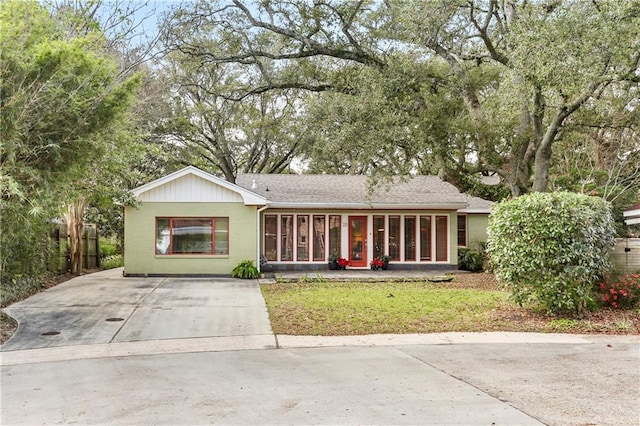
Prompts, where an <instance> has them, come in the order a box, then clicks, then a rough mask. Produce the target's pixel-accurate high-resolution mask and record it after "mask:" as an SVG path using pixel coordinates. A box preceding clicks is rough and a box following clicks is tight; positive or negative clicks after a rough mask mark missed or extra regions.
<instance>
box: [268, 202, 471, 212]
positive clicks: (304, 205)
mask: <svg viewBox="0 0 640 426" xmlns="http://www.w3.org/2000/svg"><path fill="white" fill-rule="evenodd" d="M268 204H269V208H273V209H360V210H365V209H366V210H374V209H377V210H385V209H386V210H398V209H402V210H458V209H460V208H461V207H464V206H467V203H449V204H422V203H416V204H389V203H384V204H380V203H376V204H367V203H304V202H302V203H291V202H278V201H270V202H269V203H268Z"/></svg>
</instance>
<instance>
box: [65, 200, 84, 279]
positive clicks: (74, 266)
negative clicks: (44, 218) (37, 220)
mask: <svg viewBox="0 0 640 426" xmlns="http://www.w3.org/2000/svg"><path fill="white" fill-rule="evenodd" d="M86 207H87V200H86V199H85V198H80V199H77V200H75V201H73V202H71V203H70V204H69V205H68V206H67V211H66V213H65V215H64V216H65V221H66V223H67V234H68V235H69V257H70V259H71V273H72V274H79V273H80V272H82V268H83V255H82V254H83V252H84V239H83V238H82V236H83V234H84V221H83V218H84V212H85V209H86Z"/></svg>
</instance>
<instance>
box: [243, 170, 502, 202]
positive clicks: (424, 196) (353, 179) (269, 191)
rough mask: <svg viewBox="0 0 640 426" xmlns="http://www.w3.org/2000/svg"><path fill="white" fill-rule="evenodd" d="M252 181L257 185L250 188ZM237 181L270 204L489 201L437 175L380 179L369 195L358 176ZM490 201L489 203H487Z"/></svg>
mask: <svg viewBox="0 0 640 426" xmlns="http://www.w3.org/2000/svg"><path fill="white" fill-rule="evenodd" d="M253 181H255V183H256V185H257V188H253ZM236 184H237V185H238V186H241V187H243V188H245V189H248V190H250V191H252V192H254V193H256V194H259V195H262V196H263V197H266V198H267V199H268V200H269V204H270V205H271V206H273V207H278V206H281V207H290V208H293V207H314V206H318V207H320V206H321V207H325V208H326V207H344V208H374V207H378V208H383V207H386V208H394V207H397V208H432V209H437V208H446V209H464V208H467V207H472V206H473V207H475V208H487V209H488V208H489V206H490V202H488V201H485V200H481V199H479V198H475V197H469V196H468V195H466V194H463V193H461V192H459V191H458V189H457V188H456V187H454V186H453V185H451V184H449V183H447V182H444V181H443V180H441V179H440V178H438V177H436V176H416V177H414V178H407V179H406V180H404V181H403V180H401V179H399V178H395V179H394V180H393V182H381V183H378V184H376V185H375V189H374V191H373V192H372V193H371V194H368V192H367V189H368V186H369V181H368V178H367V176H361V175H307V174H303V175H296V174H239V175H238V177H237V180H236ZM486 203H489V204H486Z"/></svg>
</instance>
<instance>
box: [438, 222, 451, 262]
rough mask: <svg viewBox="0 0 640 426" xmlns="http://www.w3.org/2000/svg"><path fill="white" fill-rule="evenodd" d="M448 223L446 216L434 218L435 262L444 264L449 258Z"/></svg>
mask: <svg viewBox="0 0 640 426" xmlns="http://www.w3.org/2000/svg"><path fill="white" fill-rule="evenodd" d="M448 221H449V217H448V216H436V262H446V261H447V260H448V257H449V247H448V241H449V238H448V237H447V236H448V234H449V232H448V231H449V226H448Z"/></svg>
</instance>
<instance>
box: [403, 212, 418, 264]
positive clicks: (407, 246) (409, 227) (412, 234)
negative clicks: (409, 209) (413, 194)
mask: <svg viewBox="0 0 640 426" xmlns="http://www.w3.org/2000/svg"><path fill="white" fill-rule="evenodd" d="M404 260H407V261H411V260H416V217H415V216H405V217H404Z"/></svg>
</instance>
